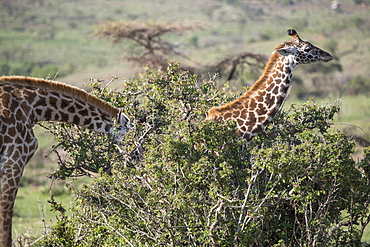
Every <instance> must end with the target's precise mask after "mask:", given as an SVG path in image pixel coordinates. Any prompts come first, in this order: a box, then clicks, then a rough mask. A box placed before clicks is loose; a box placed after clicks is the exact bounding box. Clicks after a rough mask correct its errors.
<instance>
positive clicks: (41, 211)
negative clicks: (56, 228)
mask: <svg viewBox="0 0 370 247" xmlns="http://www.w3.org/2000/svg"><path fill="white" fill-rule="evenodd" d="M49 196H50V195H49V192H48V188H46V187H45V188H40V187H33V186H27V187H21V188H20V189H19V191H18V196H17V200H16V202H15V206H14V216H13V235H14V236H19V235H25V236H27V235H28V236H33V237H39V236H41V235H42V234H43V233H45V232H47V231H49V229H50V227H51V226H52V225H53V223H54V222H55V217H56V215H57V214H54V213H53V212H51V210H50V209H51V207H50V204H49V203H48V202H47V200H48V199H49ZM54 199H55V201H56V202H58V203H60V202H62V204H63V205H64V206H68V205H69V202H70V201H71V195H70V194H69V193H68V192H64V194H61V195H59V196H55V197H54Z"/></svg>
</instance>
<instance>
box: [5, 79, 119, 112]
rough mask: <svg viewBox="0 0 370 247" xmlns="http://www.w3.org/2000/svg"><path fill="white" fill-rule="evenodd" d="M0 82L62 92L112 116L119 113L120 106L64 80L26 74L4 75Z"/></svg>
mask: <svg viewBox="0 0 370 247" xmlns="http://www.w3.org/2000/svg"><path fill="white" fill-rule="evenodd" d="M0 82H6V83H12V84H18V85H21V86H28V87H34V88H38V89H43V90H50V91H54V92H58V93H62V94H65V95H68V96H71V97H74V98H77V99H80V100H82V101H84V102H86V103H89V104H91V105H93V106H95V107H97V108H98V109H100V110H102V111H104V112H107V113H108V114H110V115H111V116H116V115H117V114H118V113H119V109H118V108H116V107H114V106H112V105H110V104H108V103H107V102H105V101H103V100H101V99H99V98H97V97H95V96H93V95H91V94H89V93H87V92H86V91H84V90H82V89H80V88H78V87H74V86H71V85H68V84H65V83H62V82H58V81H51V80H45V79H40V78H32V77H25V76H3V77H0Z"/></svg>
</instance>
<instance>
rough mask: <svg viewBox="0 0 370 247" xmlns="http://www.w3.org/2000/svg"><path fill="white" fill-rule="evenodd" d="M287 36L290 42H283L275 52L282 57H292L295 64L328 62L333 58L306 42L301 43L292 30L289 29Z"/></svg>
mask: <svg viewBox="0 0 370 247" xmlns="http://www.w3.org/2000/svg"><path fill="white" fill-rule="evenodd" d="M287 32H288V35H290V36H292V38H293V39H292V41H289V42H285V43H283V44H281V45H279V46H278V47H276V51H277V52H278V53H279V54H280V55H283V56H290V55H291V56H292V57H293V59H294V61H295V63H296V64H306V63H313V62H319V61H324V62H328V61H330V60H332V59H333V57H332V56H331V55H330V54H329V53H327V52H326V51H323V50H321V49H320V48H318V47H316V46H314V45H312V44H311V43H310V42H308V41H303V40H301V38H300V37H299V36H298V33H297V32H296V31H295V30H294V29H289V30H288V31H287Z"/></svg>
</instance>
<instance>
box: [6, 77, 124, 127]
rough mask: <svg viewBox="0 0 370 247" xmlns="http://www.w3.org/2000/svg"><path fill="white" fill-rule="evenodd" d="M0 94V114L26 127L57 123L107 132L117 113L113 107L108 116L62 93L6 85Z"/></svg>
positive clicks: (97, 108) (104, 112)
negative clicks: (19, 121)
mask: <svg viewBox="0 0 370 247" xmlns="http://www.w3.org/2000/svg"><path fill="white" fill-rule="evenodd" d="M0 94H2V98H3V100H2V102H0V104H2V107H0V109H2V112H0V114H2V115H4V116H5V117H7V118H8V119H22V122H23V123H26V124H27V125H28V126H29V127H32V126H33V125H34V124H36V123H37V122H40V121H58V122H65V123H74V124H77V125H80V126H82V127H86V128H88V129H91V130H94V131H97V132H111V130H112V127H113V121H112V118H113V117H116V116H117V114H118V112H119V110H118V109H117V108H114V107H112V109H110V112H108V111H107V110H106V109H104V108H103V107H101V108H100V107H99V106H98V104H93V103H91V102H89V101H88V100H83V99H81V98H78V97H72V96H70V95H68V94H65V93H60V92H56V91H52V90H48V89H39V88H34V87H30V86H25V85H18V84H10V83H6V82H1V83H0ZM20 98H22V100H20ZM0 106H1V105H0ZM112 113H113V114H112Z"/></svg>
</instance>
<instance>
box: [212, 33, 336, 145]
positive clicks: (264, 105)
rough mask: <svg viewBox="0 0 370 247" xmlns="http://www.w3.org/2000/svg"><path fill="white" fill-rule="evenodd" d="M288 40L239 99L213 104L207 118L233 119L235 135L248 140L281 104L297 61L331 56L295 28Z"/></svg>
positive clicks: (264, 124) (273, 53) (269, 120)
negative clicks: (219, 104) (218, 105)
mask: <svg viewBox="0 0 370 247" xmlns="http://www.w3.org/2000/svg"><path fill="white" fill-rule="evenodd" d="M287 33H288V35H289V36H291V37H292V40H291V41H288V42H284V43H282V44H279V45H278V46H277V47H276V48H275V50H274V51H273V52H272V55H271V57H270V58H269V60H268V62H267V63H266V66H265V68H264V70H263V73H262V75H261V76H260V78H259V79H258V80H257V81H256V82H255V83H254V84H253V85H252V86H251V88H250V89H249V90H247V92H245V93H244V94H243V95H242V96H241V97H239V98H238V99H236V100H234V101H232V102H230V103H227V104H225V105H222V106H220V107H213V108H211V109H210V110H209V111H208V115H207V117H206V119H205V120H206V121H208V120H212V119H214V120H216V121H228V120H235V121H236V123H237V128H238V131H237V134H238V135H239V136H240V137H241V138H243V139H245V140H247V142H249V141H250V140H252V138H253V137H254V136H256V135H257V134H258V133H259V132H261V131H263V130H264V128H265V127H266V126H267V125H268V124H269V123H270V122H271V120H272V118H273V117H274V116H275V114H276V112H277V111H278V110H279V109H280V107H281V106H282V104H283V102H284V100H285V98H286V97H287V94H288V91H289V88H290V86H291V79H292V74H293V71H294V69H295V68H296V66H297V65H298V64H308V63H314V62H319V61H323V62H328V61H330V60H332V59H333V57H332V56H331V55H330V54H329V53H328V52H326V51H323V50H322V49H320V48H318V47H316V46H314V45H312V44H311V43H310V42H308V41H303V40H301V38H300V37H299V35H298V33H297V32H296V31H295V30H294V29H289V30H288V31H287Z"/></svg>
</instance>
